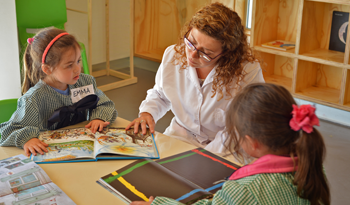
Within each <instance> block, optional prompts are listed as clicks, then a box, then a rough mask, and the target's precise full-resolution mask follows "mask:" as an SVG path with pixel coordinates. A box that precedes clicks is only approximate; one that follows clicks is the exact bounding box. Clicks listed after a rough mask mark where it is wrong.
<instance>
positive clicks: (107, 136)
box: [95, 128, 158, 158]
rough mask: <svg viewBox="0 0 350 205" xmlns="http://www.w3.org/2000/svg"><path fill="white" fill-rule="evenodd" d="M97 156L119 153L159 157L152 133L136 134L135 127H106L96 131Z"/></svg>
mask: <svg viewBox="0 0 350 205" xmlns="http://www.w3.org/2000/svg"><path fill="white" fill-rule="evenodd" d="M95 136H96V140H97V142H96V150H95V153H96V156H97V155H99V156H97V157H96V158H99V157H103V156H104V155H103V154H118V155H121V156H130V157H132V156H134V157H135V156H136V157H153V158H154V157H158V152H157V150H156V147H155V146H154V139H153V136H152V134H151V133H150V132H149V131H148V132H147V133H146V135H142V134H141V133H138V134H134V133H133V129H130V130H128V131H125V128H105V129H104V131H102V132H96V134H95ZM109 156H110V155H109ZM116 157H117V156H116Z"/></svg>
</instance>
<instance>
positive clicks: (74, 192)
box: [0, 117, 196, 205]
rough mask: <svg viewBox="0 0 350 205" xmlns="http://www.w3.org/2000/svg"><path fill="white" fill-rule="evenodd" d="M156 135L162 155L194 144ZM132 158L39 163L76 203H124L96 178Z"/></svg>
mask: <svg viewBox="0 0 350 205" xmlns="http://www.w3.org/2000/svg"><path fill="white" fill-rule="evenodd" d="M128 123H129V121H127V120H124V119H122V118H119V117H118V118H117V120H116V121H115V122H114V123H113V124H112V126H116V127H125V126H127V125H128ZM85 124H86V122H84V123H79V124H78V125H74V126H70V127H67V128H72V127H82V126H84V125H85ZM155 138H156V143H157V147H158V151H159V154H160V157H161V158H164V157H168V156H171V155H174V154H177V153H180V152H184V151H188V150H191V149H193V148H196V147H195V146H193V145H190V144H188V143H185V142H182V141H180V140H177V139H174V138H170V137H168V136H166V135H163V134H161V133H156V134H155ZM18 154H24V150H23V149H19V148H17V147H0V159H5V158H8V157H12V156H15V155H18ZM133 161H135V160H99V161H97V162H76V163H53V164H40V167H41V168H42V169H43V170H44V171H45V172H46V173H47V174H48V175H49V177H50V178H51V180H52V181H53V183H55V184H56V185H57V186H59V187H60V188H61V189H62V190H63V191H64V192H65V193H66V194H67V195H68V196H69V197H70V198H71V199H72V200H73V201H74V202H75V203H76V204H79V205H80V204H84V205H88V204H93V205H95V204H103V205H108V204H113V205H117V204H125V203H124V202H122V201H121V200H119V199H118V198H117V197H116V196H114V195H113V194H111V193H110V192H108V191H107V190H106V189H104V188H102V187H101V186H100V185H99V184H97V183H96V181H97V180H98V179H99V178H100V177H102V176H105V175H107V174H109V173H111V172H113V171H115V170H117V169H120V168H122V167H124V166H126V165H128V164H130V163H131V162H133Z"/></svg>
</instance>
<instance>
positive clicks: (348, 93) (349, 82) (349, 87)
mask: <svg viewBox="0 0 350 205" xmlns="http://www.w3.org/2000/svg"><path fill="white" fill-rule="evenodd" d="M346 73H347V74H346V84H345V95H344V105H345V106H347V107H349V108H350V70H349V69H347V71H346Z"/></svg>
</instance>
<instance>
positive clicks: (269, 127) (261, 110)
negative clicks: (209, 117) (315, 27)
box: [132, 83, 330, 205]
mask: <svg viewBox="0 0 350 205" xmlns="http://www.w3.org/2000/svg"><path fill="white" fill-rule="evenodd" d="M315 125H319V120H318V118H317V116H316V115H315V108H314V107H312V106H311V105H301V106H297V105H296V103H295V101H294V99H293V97H292V95H291V94H290V93H289V92H288V90H286V89H285V88H284V87H282V86H279V85H274V84H265V83H255V84H250V85H248V86H246V87H245V88H243V90H242V91H241V92H240V93H239V94H238V95H236V97H235V98H234V99H233V101H232V102H231V103H230V105H229V107H228V110H227V114H226V132H227V134H228V136H229V137H228V138H227V139H228V140H227V146H228V148H229V149H230V150H231V152H232V153H233V152H235V154H238V155H241V156H242V154H241V148H243V150H244V151H245V153H246V154H248V155H249V156H251V157H254V158H256V160H255V161H253V162H251V163H250V164H248V165H246V166H243V167H241V168H240V169H238V170H237V171H235V172H234V173H233V174H232V175H231V176H229V177H228V180H227V181H226V182H225V183H224V185H223V187H222V189H221V190H220V191H218V192H217V193H216V194H215V196H214V197H213V199H212V200H207V199H206V200H201V201H198V202H197V203H196V204H202V205H203V204H325V205H326V204H330V193H329V187H328V182H327V179H326V177H325V175H324V172H323V165H322V164H323V161H324V157H325V154H326V149H325V144H324V141H323V138H322V136H321V134H320V133H319V132H318V131H317V130H316V129H315V128H314V126H315ZM198 171H200V170H198ZM155 180H156V179H155ZM179 197H181V196H179ZM152 201H153V203H152V205H153V204H180V203H179V202H178V201H176V200H172V199H168V198H165V197H161V196H159V197H158V196H157V197H156V198H155V199H154V200H153V197H151V198H150V201H149V202H133V203H132V204H133V205H137V204H151V202H152Z"/></svg>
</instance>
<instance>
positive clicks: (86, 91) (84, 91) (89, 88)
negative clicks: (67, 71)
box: [70, 84, 95, 103]
mask: <svg viewBox="0 0 350 205" xmlns="http://www.w3.org/2000/svg"><path fill="white" fill-rule="evenodd" d="M70 92H71V98H72V102H73V103H76V102H78V101H79V100H81V99H83V98H84V97H86V96H88V95H92V94H95V91H94V87H93V85H92V84H91V85H86V86H83V87H80V88H74V89H71V90H70Z"/></svg>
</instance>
